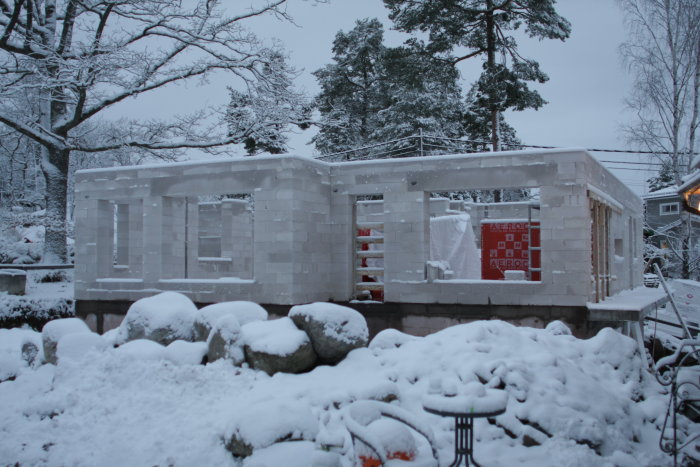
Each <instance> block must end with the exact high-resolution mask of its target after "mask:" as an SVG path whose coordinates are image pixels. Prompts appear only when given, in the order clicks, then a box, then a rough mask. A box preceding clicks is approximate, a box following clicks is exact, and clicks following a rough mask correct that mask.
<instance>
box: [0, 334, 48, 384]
mask: <svg viewBox="0 0 700 467" xmlns="http://www.w3.org/2000/svg"><path fill="white" fill-rule="evenodd" d="M40 348H41V334H39V333H38V332H36V331H33V330H31V329H18V328H15V329H0V382H2V381H6V380H8V379H12V378H15V377H17V376H18V375H20V374H21V373H22V372H23V371H24V370H26V369H29V368H32V367H35V366H36V364H37V363H38V362H40V361H41V359H42V356H43V355H42V352H41V350H40Z"/></svg>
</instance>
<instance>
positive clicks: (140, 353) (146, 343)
mask: <svg viewBox="0 0 700 467" xmlns="http://www.w3.org/2000/svg"><path fill="white" fill-rule="evenodd" d="M115 352H116V353H117V354H119V355H121V356H126V357H128V358H133V359H135V360H165V359H166V355H167V353H166V351H165V347H164V346H162V345H160V344H159V343H157V342H155V341H152V340H150V339H136V340H133V341H129V342H127V343H126V344H124V345H120V346H119V347H118V348H117V349H115Z"/></svg>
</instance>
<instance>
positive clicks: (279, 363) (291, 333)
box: [241, 318, 317, 375]
mask: <svg viewBox="0 0 700 467" xmlns="http://www.w3.org/2000/svg"><path fill="white" fill-rule="evenodd" d="M241 336H242V338H243V344H244V347H243V349H244V352H245V360H246V362H248V364H249V365H250V366H251V367H252V368H254V369H256V370H262V371H264V372H265V373H267V374H269V375H273V374H275V373H277V372H278V371H281V372H284V373H301V372H303V371H307V370H310V369H311V368H313V366H314V364H315V363H316V358H317V357H316V353H315V352H314V349H313V347H312V346H311V341H310V340H309V336H307V335H306V333H305V332H304V331H300V330H299V329H297V327H296V326H294V323H293V322H292V320H291V319H289V318H280V319H276V320H272V321H254V322H252V323H248V324H246V325H245V326H242V327H241Z"/></svg>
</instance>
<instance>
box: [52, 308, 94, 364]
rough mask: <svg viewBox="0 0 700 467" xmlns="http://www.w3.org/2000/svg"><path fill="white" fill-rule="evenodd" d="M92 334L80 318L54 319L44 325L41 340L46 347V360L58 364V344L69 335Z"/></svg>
mask: <svg viewBox="0 0 700 467" xmlns="http://www.w3.org/2000/svg"><path fill="white" fill-rule="evenodd" d="M78 333H81V334H92V331H90V328H88V326H87V324H85V321H83V320H82V319H80V318H63V319H54V320H53V321H49V322H48V323H46V324H45V325H44V327H43V328H42V330H41V340H42V343H43V346H44V360H45V361H46V362H47V363H53V364H56V361H57V358H56V349H57V347H58V342H59V341H60V340H61V339H62V338H63V337H64V336H67V335H68V334H78Z"/></svg>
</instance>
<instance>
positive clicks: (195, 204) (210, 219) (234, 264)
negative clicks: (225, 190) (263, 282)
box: [186, 193, 255, 279]
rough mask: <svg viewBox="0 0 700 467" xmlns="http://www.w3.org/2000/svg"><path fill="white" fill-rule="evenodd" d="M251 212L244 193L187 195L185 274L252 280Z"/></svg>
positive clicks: (248, 196)
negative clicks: (189, 196)
mask: <svg viewBox="0 0 700 467" xmlns="http://www.w3.org/2000/svg"><path fill="white" fill-rule="evenodd" d="M254 212H255V205H254V202H253V196H252V195H251V194H248V193H243V194H211V195H204V196H198V197H193V198H189V199H188V209H187V214H188V215H187V229H188V234H187V254H186V256H187V258H186V268H187V271H186V277H189V278H202V279H204V278H212V279H218V278H222V277H237V278H240V279H252V278H253V216H254Z"/></svg>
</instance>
